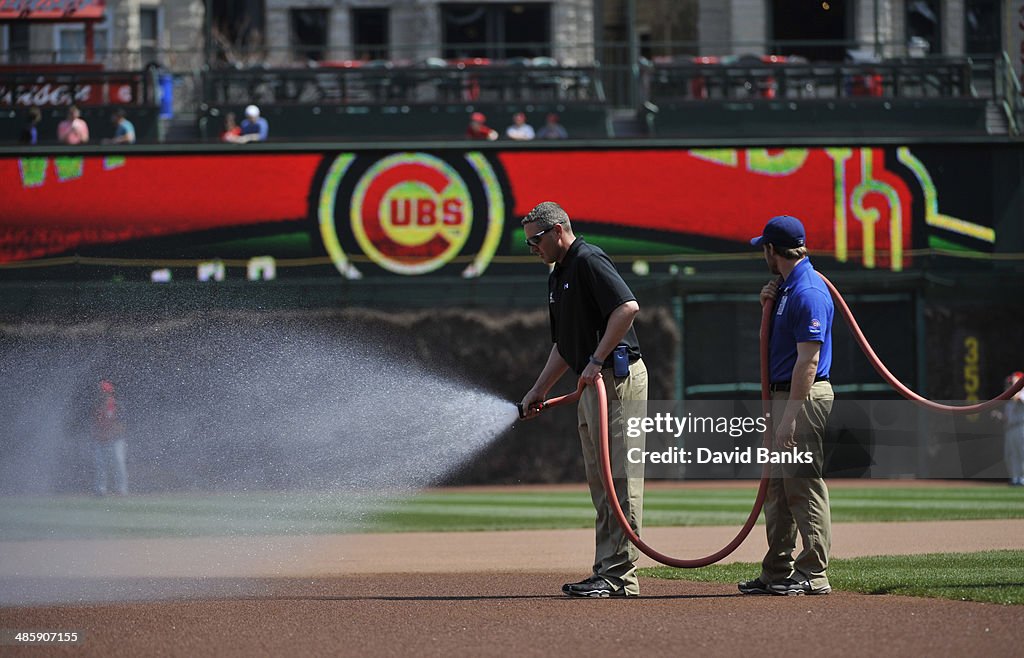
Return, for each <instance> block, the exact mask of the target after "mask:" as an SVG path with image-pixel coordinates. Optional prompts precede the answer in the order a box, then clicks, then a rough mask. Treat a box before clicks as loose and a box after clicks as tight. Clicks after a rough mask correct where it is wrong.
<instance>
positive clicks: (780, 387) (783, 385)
mask: <svg viewBox="0 0 1024 658" xmlns="http://www.w3.org/2000/svg"><path fill="white" fill-rule="evenodd" d="M827 381H828V377H815V378H814V383H815V384H817V383H818V382H827ZM790 388H792V383H791V382H775V383H773V384H770V385H769V386H768V390H769V391H771V392H772V393H777V392H778V391H788V390H790Z"/></svg>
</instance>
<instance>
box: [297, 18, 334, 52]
mask: <svg viewBox="0 0 1024 658" xmlns="http://www.w3.org/2000/svg"><path fill="white" fill-rule="evenodd" d="M329 18H330V13H329V12H328V10H326V9H292V10H291V45H292V56H293V57H294V58H295V59H296V60H300V61H301V60H307V61H313V62H319V61H322V60H323V59H324V57H325V56H326V54H327V22H328V20H329Z"/></svg>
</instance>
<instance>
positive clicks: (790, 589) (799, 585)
mask: <svg viewBox="0 0 1024 658" xmlns="http://www.w3.org/2000/svg"><path fill="white" fill-rule="evenodd" d="M768 589H770V590H771V593H772V594H777V595H779V596H800V595H803V594H810V595H815V594H828V593H829V592H831V591H832V587H830V586H829V585H825V586H824V587H819V588H818V589H814V588H813V587H811V581H809V580H797V579H795V578H787V579H785V580H783V581H782V582H778V583H774V584H773V585H769V587H768Z"/></svg>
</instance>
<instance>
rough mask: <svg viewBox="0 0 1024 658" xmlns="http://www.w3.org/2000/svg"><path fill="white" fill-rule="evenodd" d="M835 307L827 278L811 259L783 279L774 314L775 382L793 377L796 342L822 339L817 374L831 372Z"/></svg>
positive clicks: (772, 354) (772, 360)
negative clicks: (823, 278) (814, 266)
mask: <svg viewBox="0 0 1024 658" xmlns="http://www.w3.org/2000/svg"><path fill="white" fill-rule="evenodd" d="M834 310H835V307H834V306H833V305H832V296H831V295H830V294H829V292H828V288H826V287H825V282H824V281H822V280H821V277H819V276H818V275H817V273H816V272H815V271H814V268H813V267H812V266H811V261H810V259H809V258H804V259H803V260H801V261H800V262H799V263H797V265H796V267H795V268H793V271H792V272H790V273H789V277H788V278H787V279H786V280H785V281H784V282H783V283H782V287H781V288H780V289H779V296H778V298H777V299H776V302H775V312H774V313H773V314H772V330H771V342H770V343H769V350H770V353H769V359H770V366H771V368H770V370H769V372H770V379H771V382H772V383H773V384H777V383H780V382H788V381H790V380H791V379H792V378H793V366H795V365H796V344H797V343H808V342H815V343H821V353H820V354H819V356H818V372H817V376H818V377H828V376H829V371H831V369H832V316H833V312H834Z"/></svg>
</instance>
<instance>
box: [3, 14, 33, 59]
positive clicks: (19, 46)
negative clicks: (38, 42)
mask: <svg viewBox="0 0 1024 658" xmlns="http://www.w3.org/2000/svg"><path fill="white" fill-rule="evenodd" d="M28 26H29V23H28V21H22V22H15V23H5V24H4V26H3V29H4V41H3V46H4V52H5V53H7V63H8V64H22V63H25V62H28V61H30V60H31V58H32V44H31V42H30V40H29V39H30V37H29V29H28Z"/></svg>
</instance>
